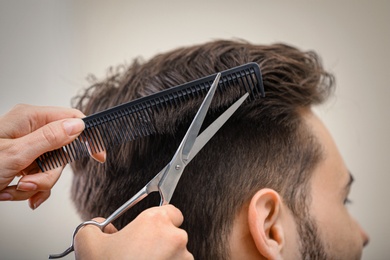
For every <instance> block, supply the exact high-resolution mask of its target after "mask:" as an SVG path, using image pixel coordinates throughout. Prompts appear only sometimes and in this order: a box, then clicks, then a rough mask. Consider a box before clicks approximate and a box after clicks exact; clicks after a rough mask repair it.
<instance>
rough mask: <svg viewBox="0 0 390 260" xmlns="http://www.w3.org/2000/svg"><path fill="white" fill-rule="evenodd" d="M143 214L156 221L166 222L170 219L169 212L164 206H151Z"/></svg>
mask: <svg viewBox="0 0 390 260" xmlns="http://www.w3.org/2000/svg"><path fill="white" fill-rule="evenodd" d="M142 214H144V217H146V218H147V219H149V220H150V221H153V222H154V223H164V222H166V221H169V215H168V213H167V212H166V210H165V209H162V208H150V209H148V210H146V211H144V212H143V213H142Z"/></svg>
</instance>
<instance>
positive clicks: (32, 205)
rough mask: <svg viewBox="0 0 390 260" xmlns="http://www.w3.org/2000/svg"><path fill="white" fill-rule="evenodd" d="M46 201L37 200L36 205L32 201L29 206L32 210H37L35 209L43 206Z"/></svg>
mask: <svg viewBox="0 0 390 260" xmlns="http://www.w3.org/2000/svg"><path fill="white" fill-rule="evenodd" d="M43 201H44V200H43V199H39V200H37V201H36V202H34V203H32V202H31V201H29V204H30V205H29V206H30V208H31V209H32V210H35V209H37V208H38V207H39V206H40V205H41V204H42V202H43Z"/></svg>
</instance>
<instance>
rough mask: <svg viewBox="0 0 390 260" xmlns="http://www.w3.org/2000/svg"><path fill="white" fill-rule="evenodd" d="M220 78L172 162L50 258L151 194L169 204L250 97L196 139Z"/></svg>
mask: <svg viewBox="0 0 390 260" xmlns="http://www.w3.org/2000/svg"><path fill="white" fill-rule="evenodd" d="M220 77H221V73H218V74H217V76H216V77H215V80H214V81H213V84H212V85H211V87H210V89H209V91H208V93H207V95H206V97H205V98H204V100H203V102H202V104H201V106H200V108H199V110H198V112H197V113H196V115H195V117H194V119H193V121H192V123H191V125H190V127H189V128H188V130H187V132H186V134H185V136H184V138H183V140H182V141H181V143H180V145H179V147H178V149H177V150H176V152H175V154H174V156H173V157H172V160H171V161H170V162H169V163H168V164H167V165H166V166H165V167H164V168H163V169H162V170H161V171H160V172H159V173H158V174H157V175H156V176H155V177H154V178H153V179H152V180H150V181H149V183H148V184H146V185H145V186H144V187H143V188H142V189H141V190H140V191H139V192H138V193H137V194H135V195H134V196H133V197H132V198H131V199H129V200H128V201H127V202H125V203H124V204H123V205H122V206H121V207H119V208H118V209H117V210H116V211H115V212H114V213H112V214H111V215H110V216H109V217H108V218H107V219H106V220H104V221H103V222H101V223H99V222H97V221H94V220H89V221H85V222H83V223H81V224H80V225H78V226H77V227H76V229H75V230H74V232H73V237H72V243H71V245H70V246H69V247H68V249H66V250H65V251H64V252H63V253H60V254H52V255H49V259H55V258H61V257H64V256H66V255H68V254H69V253H70V252H72V251H74V238H75V236H76V234H77V232H78V231H79V230H80V229H81V228H82V227H84V226H86V225H94V226H97V227H99V228H100V230H102V231H103V230H104V228H105V227H106V226H107V225H108V224H110V223H111V222H113V221H114V220H115V219H117V218H118V217H120V216H121V215H122V214H123V213H125V212H126V211H127V210H128V209H130V208H131V207H132V206H134V205H135V204H137V203H138V202H139V201H141V200H142V199H144V198H145V197H146V196H148V195H149V194H150V193H152V192H157V191H158V192H159V193H160V197H161V201H160V206H161V205H165V204H168V203H169V202H170V200H171V198H172V195H173V192H174V191H175V189H176V186H177V183H178V182H179V179H180V177H181V175H182V173H183V171H184V169H185V167H186V166H187V164H188V163H189V162H190V161H191V160H192V159H193V158H194V157H195V155H196V154H197V153H198V152H199V151H200V150H201V149H202V148H203V146H204V145H205V144H206V143H207V142H208V141H209V140H210V139H211V138H212V137H213V136H214V134H215V133H216V132H217V131H218V130H219V129H220V128H221V127H222V125H223V124H224V123H225V122H226V121H227V120H228V119H229V118H230V117H231V116H232V115H233V113H234V112H235V111H236V110H237V109H238V107H239V106H240V105H241V104H242V103H243V102H244V101H245V99H246V98H247V97H248V96H249V94H248V93H246V94H244V95H243V96H242V97H241V98H240V99H238V100H237V101H236V102H235V103H234V104H233V105H231V106H230V107H229V108H228V109H227V110H226V111H225V112H224V113H223V114H222V115H220V116H219V117H218V118H217V119H216V120H215V121H214V122H213V123H212V124H211V125H209V126H208V127H207V128H206V129H205V130H204V131H203V132H202V133H201V134H200V135H199V136H198V134H199V131H200V128H201V126H202V123H203V121H204V119H205V117H206V114H207V111H208V109H209V106H210V103H211V101H212V99H213V97H214V94H215V90H216V88H217V86H218V82H219V79H220Z"/></svg>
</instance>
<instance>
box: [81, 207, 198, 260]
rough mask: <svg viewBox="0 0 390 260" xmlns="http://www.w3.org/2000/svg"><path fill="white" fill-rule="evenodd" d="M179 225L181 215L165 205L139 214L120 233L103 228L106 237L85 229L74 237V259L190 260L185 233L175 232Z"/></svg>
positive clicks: (87, 227) (178, 230)
mask: <svg viewBox="0 0 390 260" xmlns="http://www.w3.org/2000/svg"><path fill="white" fill-rule="evenodd" d="M95 220H97V221H102V219H95ZM182 222H183V215H182V214H181V212H180V211H179V210H178V209H177V208H175V207H174V206H172V205H165V206H162V207H154V208H149V209H147V210H145V211H143V212H142V213H141V214H140V215H139V216H138V217H137V218H136V219H134V221H132V222H131V223H130V224H128V225H127V226H126V227H124V228H123V229H122V230H121V231H120V232H118V231H117V229H116V228H115V227H114V226H113V225H109V226H107V227H106V229H105V230H104V231H105V232H106V233H102V232H101V231H100V229H99V228H97V227H95V226H91V225H89V226H86V227H84V228H82V229H81V230H80V231H79V232H78V234H77V235H76V237H75V250H76V258H77V259H84V260H89V259H91V260H93V259H119V260H120V259H141V260H142V259H145V260H147V259H183V260H186V259H193V256H192V254H191V253H189V252H188V251H187V248H186V246H187V242H188V236H187V233H186V232H185V231H184V230H182V229H180V228H178V227H179V226H180V225H181V224H182ZM109 234H110V235H109ZM112 248H115V250H110V249H112ZM133 257H135V258H133Z"/></svg>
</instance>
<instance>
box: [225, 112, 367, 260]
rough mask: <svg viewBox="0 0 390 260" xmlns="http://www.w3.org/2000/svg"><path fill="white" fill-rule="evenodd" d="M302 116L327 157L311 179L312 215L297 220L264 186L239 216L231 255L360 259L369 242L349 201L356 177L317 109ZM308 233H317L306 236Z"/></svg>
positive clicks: (277, 196)
mask: <svg viewBox="0 0 390 260" xmlns="http://www.w3.org/2000/svg"><path fill="white" fill-rule="evenodd" d="M301 115H302V117H303V120H304V123H305V124H306V125H307V127H308V128H309V130H310V131H312V133H313V135H314V136H315V137H316V138H317V139H318V140H319V143H320V144H321V147H322V149H323V155H324V156H323V158H322V160H321V161H320V162H319V164H318V165H317V167H316V168H315V170H314V173H313V176H312V178H311V180H310V182H309V189H310V198H311V199H310V200H309V203H308V215H307V216H306V219H305V220H304V221H302V220H298V219H297V218H296V217H294V216H293V215H292V214H291V211H290V210H289V209H288V208H287V207H286V205H285V204H284V202H283V200H282V199H281V197H280V196H279V194H278V193H277V192H276V191H274V190H272V189H261V190H259V191H258V192H257V193H256V194H255V195H254V196H253V197H252V198H251V200H250V202H249V203H247V204H246V205H245V206H244V207H242V209H241V210H240V212H239V214H238V215H237V217H236V218H235V221H234V224H233V229H232V232H231V234H230V248H231V251H230V258H231V259H360V258H361V255H362V250H363V247H364V246H365V245H367V244H368V241H369V238H368V236H367V234H366V233H365V232H364V230H363V229H362V228H361V227H360V225H359V224H358V223H357V222H356V221H355V220H354V219H353V217H352V216H351V215H350V214H349V212H348V209H347V207H346V205H345V204H346V202H347V200H348V199H347V197H348V193H349V191H350V188H351V184H352V182H351V180H352V177H351V175H350V173H349V171H348V169H347V168H346V166H345V163H344V161H343V159H342V157H341V155H340V153H339V151H338V149H337V146H336V144H335V143H334V141H333V139H332V137H331V135H330V133H329V132H328V130H327V129H326V127H325V126H324V124H323V123H322V121H321V120H320V119H319V118H318V117H317V116H316V115H315V114H314V113H313V112H311V111H310V110H305V111H304V112H302V113H301ZM309 227H310V228H311V231H308V230H307V229H308V228H309ZM306 233H311V235H312V236H314V237H312V238H311V239H310V240H307V239H306V238H307V237H305V236H304V235H302V234H306ZM309 237H310V235H309Z"/></svg>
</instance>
